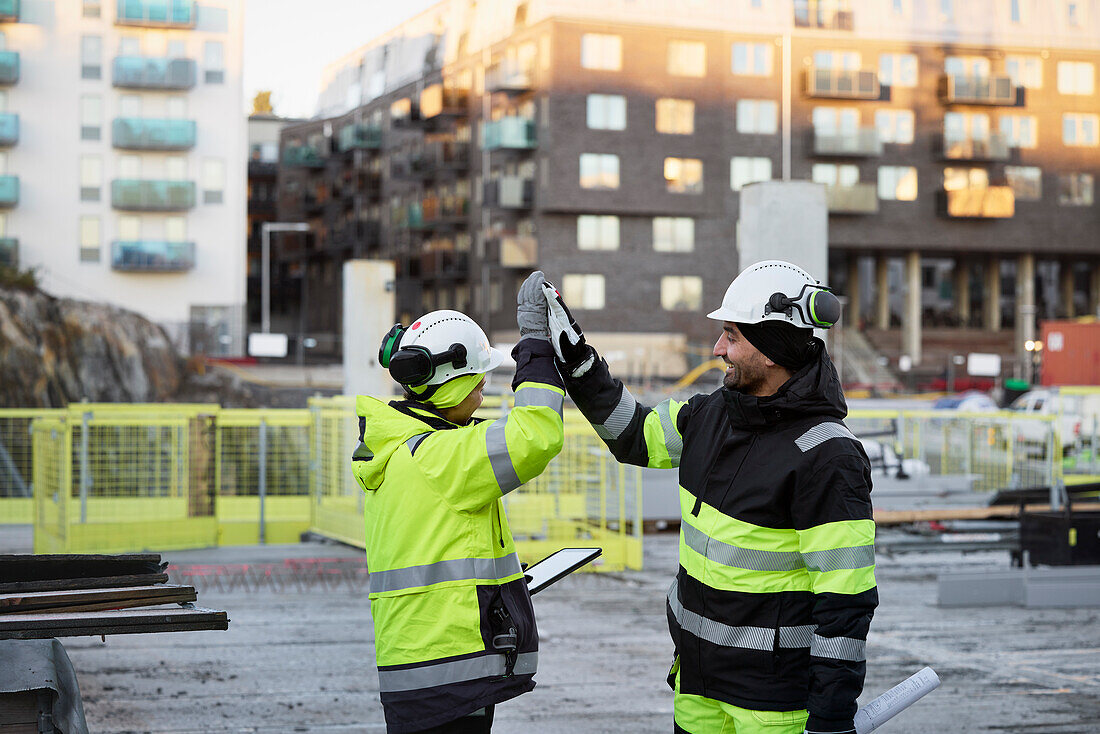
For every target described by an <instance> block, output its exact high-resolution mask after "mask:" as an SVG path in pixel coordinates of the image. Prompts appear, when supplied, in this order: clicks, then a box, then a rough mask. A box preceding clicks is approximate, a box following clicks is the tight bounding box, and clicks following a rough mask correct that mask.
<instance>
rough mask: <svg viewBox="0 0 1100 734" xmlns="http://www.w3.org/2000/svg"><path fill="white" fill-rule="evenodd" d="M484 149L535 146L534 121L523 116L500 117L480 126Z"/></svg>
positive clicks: (527, 147)
mask: <svg viewBox="0 0 1100 734" xmlns="http://www.w3.org/2000/svg"><path fill="white" fill-rule="evenodd" d="M481 145H482V147H484V148H485V150H525V149H530V148H534V147H535V122H534V120H528V119H527V118H524V117H502V118H501V119H499V120H494V121H492V122H488V123H485V125H484V126H483V127H482V141H481Z"/></svg>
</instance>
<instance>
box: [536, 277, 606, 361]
mask: <svg viewBox="0 0 1100 734" xmlns="http://www.w3.org/2000/svg"><path fill="white" fill-rule="evenodd" d="M542 293H543V295H544V296H546V303H547V309H548V316H547V320H548V322H549V326H550V343H551V344H552V345H553V346H554V353H555V354H556V355H557V357H558V366H559V367H560V368H561V370H562V371H563V372H564V373H566V374H567V375H569V376H570V377H580V376H581V375H583V374H584V373H585V372H587V371H588V370H589V369H590V368H591V367H592V365H593V364H595V362H596V357H595V355H594V354H593V353H592V348H591V347H589V346H588V344H587V343H585V341H584V334H582V333H581V327H580V324H578V323H577V320H576V319H574V318H573V314H571V313H570V312H569V308H568V307H567V306H566V305H565V301H564V300H563V299H562V297H561V294H560V293H558V289H557V288H555V287H554V284H553V283H550V282H549V281H544V282H543V284H542Z"/></svg>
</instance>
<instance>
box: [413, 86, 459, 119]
mask: <svg viewBox="0 0 1100 734" xmlns="http://www.w3.org/2000/svg"><path fill="white" fill-rule="evenodd" d="M468 105H469V94H468V93H467V92H466V91H465V90H462V89H446V88H444V87H443V85H442V84H433V85H431V86H430V87H425V88H424V91H423V92H421V93H420V120H421V122H426V123H431V124H434V121H436V120H438V119H439V118H447V117H462V116H464V115H466V113H467V107H468Z"/></svg>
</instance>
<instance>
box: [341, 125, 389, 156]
mask: <svg viewBox="0 0 1100 734" xmlns="http://www.w3.org/2000/svg"><path fill="white" fill-rule="evenodd" d="M381 147H382V129H381V128H378V127H375V126H373V125H365V124H363V123H355V124H352V125H347V126H345V127H344V128H343V129H341V130H340V135H339V137H338V138H337V148H339V150H340V152H341V153H346V152H348V151H349V150H377V149H379V148H381Z"/></svg>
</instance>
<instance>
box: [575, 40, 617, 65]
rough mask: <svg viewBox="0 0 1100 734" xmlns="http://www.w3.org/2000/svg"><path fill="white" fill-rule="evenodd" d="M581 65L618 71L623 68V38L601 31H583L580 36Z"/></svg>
mask: <svg viewBox="0 0 1100 734" xmlns="http://www.w3.org/2000/svg"><path fill="white" fill-rule="evenodd" d="M581 66H582V67H584V68H585V69H597V70H600V71H619V70H620V69H622V68H623V39H622V38H621V37H620V36H612V35H607V34H603V33H585V34H584V35H582V36H581Z"/></svg>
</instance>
